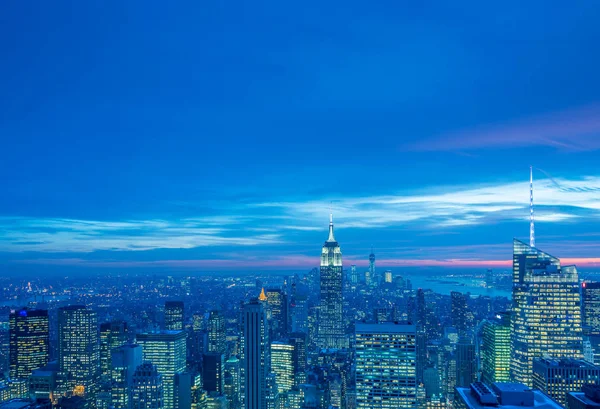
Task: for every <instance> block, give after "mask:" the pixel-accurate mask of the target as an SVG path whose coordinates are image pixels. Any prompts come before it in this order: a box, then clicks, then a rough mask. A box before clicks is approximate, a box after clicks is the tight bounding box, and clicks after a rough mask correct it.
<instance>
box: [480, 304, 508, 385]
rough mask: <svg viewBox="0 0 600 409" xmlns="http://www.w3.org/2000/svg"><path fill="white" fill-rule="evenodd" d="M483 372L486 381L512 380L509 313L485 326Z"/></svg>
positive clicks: (482, 349) (501, 315)
mask: <svg viewBox="0 0 600 409" xmlns="http://www.w3.org/2000/svg"><path fill="white" fill-rule="evenodd" d="M481 372H482V373H481V378H482V381H483V382H485V383H494V382H509V381H510V315H509V314H507V313H503V314H500V315H498V317H497V320H495V321H490V322H487V323H486V324H485V325H484V326H483V344H482V346H481Z"/></svg>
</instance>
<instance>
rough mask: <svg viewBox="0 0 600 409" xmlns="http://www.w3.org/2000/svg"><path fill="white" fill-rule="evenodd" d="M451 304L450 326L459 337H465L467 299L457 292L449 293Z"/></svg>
mask: <svg viewBox="0 0 600 409" xmlns="http://www.w3.org/2000/svg"><path fill="white" fill-rule="evenodd" d="M450 299H451V302H452V311H451V314H452V326H453V327H454V328H456V331H458V334H459V336H463V335H465V333H466V331H467V299H466V297H465V295H464V294H462V293H459V292H458V291H452V292H450Z"/></svg>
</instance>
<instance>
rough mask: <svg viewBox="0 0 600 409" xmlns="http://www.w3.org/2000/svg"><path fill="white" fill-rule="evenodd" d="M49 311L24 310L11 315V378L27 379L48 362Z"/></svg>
mask: <svg viewBox="0 0 600 409" xmlns="http://www.w3.org/2000/svg"><path fill="white" fill-rule="evenodd" d="M48 331H49V330H48V311H46V310H29V309H27V308H23V309H22V310H19V311H15V312H11V313H10V316H9V365H10V378H11V379H13V380H16V379H27V378H29V376H30V375H31V373H32V372H33V371H34V370H35V369H38V368H41V367H43V366H45V365H46V364H47V363H48V354H49V336H48V334H49V332H48Z"/></svg>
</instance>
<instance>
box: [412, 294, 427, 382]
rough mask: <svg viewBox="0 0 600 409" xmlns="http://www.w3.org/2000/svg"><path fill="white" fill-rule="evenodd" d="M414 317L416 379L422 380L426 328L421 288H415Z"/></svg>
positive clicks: (425, 352) (425, 351) (425, 363)
mask: <svg viewBox="0 0 600 409" xmlns="http://www.w3.org/2000/svg"><path fill="white" fill-rule="evenodd" d="M415 315H416V317H415V318H416V319H415V324H416V327H417V345H418V347H417V380H419V381H422V380H423V370H424V369H425V366H426V365H427V329H426V327H425V324H426V317H427V312H426V310H425V292H424V291H423V289H422V288H419V289H418V290H417V299H416V314H415Z"/></svg>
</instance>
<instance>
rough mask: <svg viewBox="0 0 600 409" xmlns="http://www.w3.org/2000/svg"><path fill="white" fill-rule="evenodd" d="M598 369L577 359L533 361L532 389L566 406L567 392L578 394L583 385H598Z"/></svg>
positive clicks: (599, 372)
mask: <svg viewBox="0 0 600 409" xmlns="http://www.w3.org/2000/svg"><path fill="white" fill-rule="evenodd" d="M599 380H600V367H598V366H596V365H592V364H590V363H589V362H586V361H582V360H579V359H565V358H563V359H545V358H536V359H535V360H534V361H533V387H534V388H536V389H539V390H541V391H542V392H544V393H545V394H546V395H548V396H550V397H551V398H552V399H554V400H555V401H557V402H558V403H560V404H561V405H566V403H567V394H568V393H569V392H579V391H581V388H582V387H583V385H585V384H598V381H599Z"/></svg>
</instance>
